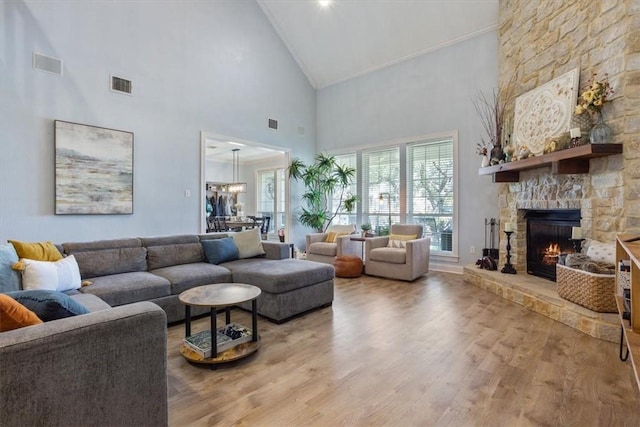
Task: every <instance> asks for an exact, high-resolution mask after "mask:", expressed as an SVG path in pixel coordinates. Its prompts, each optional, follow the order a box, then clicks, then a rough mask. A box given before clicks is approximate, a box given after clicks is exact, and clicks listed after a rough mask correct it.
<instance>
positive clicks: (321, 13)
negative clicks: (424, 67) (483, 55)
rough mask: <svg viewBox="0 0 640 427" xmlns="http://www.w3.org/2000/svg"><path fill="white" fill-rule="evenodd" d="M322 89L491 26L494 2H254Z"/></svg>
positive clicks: (494, 22) (495, 10) (495, 9)
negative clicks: (326, 3)
mask: <svg viewBox="0 0 640 427" xmlns="http://www.w3.org/2000/svg"><path fill="white" fill-rule="evenodd" d="M257 2H258V4H259V5H260V7H261V8H262V10H263V11H264V13H265V14H266V16H267V18H268V19H269V21H271V24H272V25H273V26H274V28H275V29H276V31H277V32H278V34H279V35H280V38H281V39H282V40H283V42H284V44H285V45H286V46H287V47H288V48H289V50H290V51H291V54H292V55H293V57H294V58H295V60H296V61H297V62H298V64H299V65H300V67H301V68H302V70H303V71H304V73H305V74H306V76H307V78H308V79H309V81H310V82H311V84H312V85H313V86H314V87H315V88H316V89H318V88H322V87H325V86H329V85H331V84H334V83H338V82H341V81H344V80H347V79H350V78H352V77H356V76H359V75H362V74H365V73H368V72H370V71H373V70H377V69H380V68H384V67H387V66H389V65H392V64H395V63H398V62H402V61H405V60H407V59H410V58H413V57H416V56H419V55H422V54H424V53H427V52H430V51H433V50H436V49H439V48H442V47H445V46H448V45H451V44H453V43H457V42H459V41H462V40H465V39H468V38H471V37H474V36H477V35H479V34H482V33H484V32H487V31H491V30H493V29H495V28H496V27H497V20H498V0H333V1H331V3H330V4H329V6H328V7H322V6H321V5H320V2H319V1H318V0H257Z"/></svg>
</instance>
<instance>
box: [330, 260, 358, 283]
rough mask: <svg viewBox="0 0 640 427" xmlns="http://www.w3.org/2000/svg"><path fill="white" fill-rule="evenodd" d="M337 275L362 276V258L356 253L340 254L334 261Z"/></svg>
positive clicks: (346, 276) (347, 276)
mask: <svg viewBox="0 0 640 427" xmlns="http://www.w3.org/2000/svg"><path fill="white" fill-rule="evenodd" d="M333 267H334V268H335V270H336V277H345V278H349V277H360V276H361V275H362V258H360V257H359V256H355V255H340V256H337V257H336V259H335V260H334V261H333Z"/></svg>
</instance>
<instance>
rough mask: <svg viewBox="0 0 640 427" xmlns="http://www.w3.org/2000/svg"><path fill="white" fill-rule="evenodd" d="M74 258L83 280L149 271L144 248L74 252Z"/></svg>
mask: <svg viewBox="0 0 640 427" xmlns="http://www.w3.org/2000/svg"><path fill="white" fill-rule="evenodd" d="M74 256H75V257H76V261H77V262H78V267H80V275H81V276H82V278H83V279H91V278H93V277H102V276H108V275H111V274H121V273H131V272H136V271H146V269H147V250H146V249H145V248H143V247H137V248H119V249H104V250H91V251H85V252H74Z"/></svg>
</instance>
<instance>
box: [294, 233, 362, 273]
mask: <svg viewBox="0 0 640 427" xmlns="http://www.w3.org/2000/svg"><path fill="white" fill-rule="evenodd" d="M331 231H333V232H335V233H344V235H342V236H338V237H337V238H336V242H335V243H330V242H327V241H326V240H327V236H328V235H329V232H331ZM355 232H356V226H355V225H354V224H348V225H332V226H330V227H329V228H328V229H327V232H326V233H310V234H307V236H306V244H307V246H306V248H307V249H306V250H307V259H308V260H309V261H317V262H324V263H326V264H333V260H334V259H335V257H336V256H340V255H358V256H359V255H360V250H359V245H358V242H352V241H351V235H352V234H353V233H355Z"/></svg>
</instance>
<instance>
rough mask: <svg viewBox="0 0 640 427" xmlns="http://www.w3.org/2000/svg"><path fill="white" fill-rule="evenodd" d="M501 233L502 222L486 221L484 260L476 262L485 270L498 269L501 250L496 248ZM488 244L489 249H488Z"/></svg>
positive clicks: (495, 220) (492, 219)
mask: <svg viewBox="0 0 640 427" xmlns="http://www.w3.org/2000/svg"><path fill="white" fill-rule="evenodd" d="M499 232H500V221H498V220H497V219H495V218H491V219H487V218H485V219H484V246H485V247H484V249H482V258H481V259H479V260H478V261H476V265H478V266H480V268H484V269H485V270H497V269H498V257H499V250H498V248H496V247H495V245H496V242H497V241H498V237H497V236H498V233H499ZM487 242H488V245H489V247H487Z"/></svg>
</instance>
